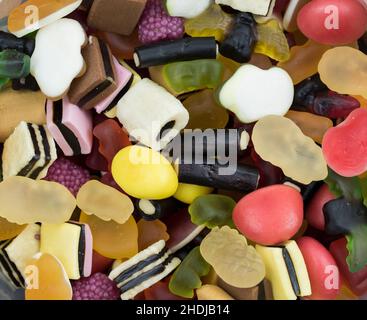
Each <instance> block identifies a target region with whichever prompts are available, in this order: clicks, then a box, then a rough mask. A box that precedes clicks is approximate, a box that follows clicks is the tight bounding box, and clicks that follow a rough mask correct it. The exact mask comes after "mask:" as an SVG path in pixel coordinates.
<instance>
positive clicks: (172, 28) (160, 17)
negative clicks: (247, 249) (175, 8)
mask: <svg viewBox="0 0 367 320" xmlns="http://www.w3.org/2000/svg"><path fill="white" fill-rule="evenodd" d="M182 1H184V0H182ZM184 33H185V29H184V20H183V19H182V18H179V17H171V16H169V15H168V14H167V12H166V11H165V9H164V8H163V3H162V0H148V2H147V4H146V6H145V9H144V12H143V14H142V16H141V18H140V22H139V39H140V41H141V43H143V44H148V43H153V42H157V41H161V40H174V39H180V38H182V37H183V35H184Z"/></svg>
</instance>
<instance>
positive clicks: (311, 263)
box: [297, 237, 341, 300]
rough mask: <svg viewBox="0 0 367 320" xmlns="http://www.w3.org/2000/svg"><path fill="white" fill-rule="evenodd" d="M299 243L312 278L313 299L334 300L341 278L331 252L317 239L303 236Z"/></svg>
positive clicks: (311, 297)
mask: <svg viewBox="0 0 367 320" xmlns="http://www.w3.org/2000/svg"><path fill="white" fill-rule="evenodd" d="M297 244H298V247H299V249H300V250H301V253H302V255H303V259H304V260H305V263H306V267H307V272H308V276H309V278H310V283H311V290H312V294H311V295H310V296H308V297H307V298H308V299H311V300H333V299H335V298H336V296H337V295H338V293H339V289H340V284H341V279H340V273H339V269H338V266H337V264H336V262H335V259H334V258H333V256H332V255H331V254H330V252H329V251H328V250H327V249H326V248H325V247H324V246H323V245H322V244H321V243H320V242H318V241H317V240H315V239H313V238H311V237H302V238H300V239H298V240H297Z"/></svg>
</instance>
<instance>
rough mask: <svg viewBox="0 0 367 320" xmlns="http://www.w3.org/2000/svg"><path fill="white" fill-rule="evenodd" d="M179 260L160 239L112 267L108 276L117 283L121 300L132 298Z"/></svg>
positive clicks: (171, 269)
mask: <svg viewBox="0 0 367 320" xmlns="http://www.w3.org/2000/svg"><path fill="white" fill-rule="evenodd" d="M180 263H181V260H180V259H178V258H176V257H174V256H172V255H171V252H170V251H169V250H168V249H167V248H166V243H165V241H164V240H160V241H158V242H156V243H154V244H152V245H151V246H150V247H148V248H146V249H145V250H143V251H141V252H139V253H138V254H136V255H135V256H134V257H132V258H130V259H129V260H127V261H126V262H123V263H122V264H120V265H119V266H118V267H116V268H115V269H113V270H112V271H111V273H110V274H109V278H110V279H111V280H113V281H115V282H116V283H117V286H118V288H119V289H120V291H121V300H130V299H133V298H134V297H135V296H136V295H137V294H138V293H140V292H142V291H144V290H145V289H147V288H149V287H151V286H152V285H154V284H155V283H157V282H158V281H160V280H161V279H163V278H165V277H166V276H167V275H169V274H170V273H171V272H172V271H173V270H174V269H176V268H177V267H178V265H179V264H180Z"/></svg>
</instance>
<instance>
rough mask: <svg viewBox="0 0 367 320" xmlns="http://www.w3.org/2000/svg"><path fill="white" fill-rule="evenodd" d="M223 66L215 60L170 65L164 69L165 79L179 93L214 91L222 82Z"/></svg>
mask: <svg viewBox="0 0 367 320" xmlns="http://www.w3.org/2000/svg"><path fill="white" fill-rule="evenodd" d="M222 74H223V65H222V64H221V62H219V61H217V60H214V59H201V60H194V61H183V62H174V63H169V64H167V65H165V66H164V68H163V77H164V79H165V81H166V82H167V84H168V85H169V86H170V87H171V88H172V89H173V90H174V91H175V92H177V93H179V94H181V93H186V92H191V91H196V90H200V89H206V88H207V89H214V88H216V87H217V86H219V84H220V83H221V82H222Z"/></svg>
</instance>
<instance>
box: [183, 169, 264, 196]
mask: <svg viewBox="0 0 367 320" xmlns="http://www.w3.org/2000/svg"><path fill="white" fill-rule="evenodd" d="M227 170H228V171H227ZM226 172H227V174H226ZM229 172H231V174H229ZM177 173H178V181H179V182H180V183H188V184H195V185H201V186H206V187H212V188H219V189H225V190H234V191H241V192H249V191H253V190H255V189H256V188H257V187H258V183H259V172H258V170H257V169H256V168H255V167H253V166H250V165H244V164H238V165H236V166H234V165H223V164H220V163H218V162H215V163H213V164H197V163H193V164H187V163H181V164H179V165H178V169H177ZM223 173H225V174H223Z"/></svg>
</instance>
